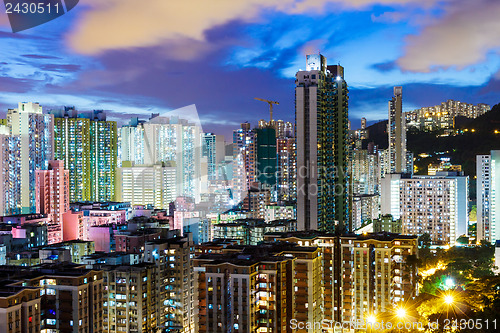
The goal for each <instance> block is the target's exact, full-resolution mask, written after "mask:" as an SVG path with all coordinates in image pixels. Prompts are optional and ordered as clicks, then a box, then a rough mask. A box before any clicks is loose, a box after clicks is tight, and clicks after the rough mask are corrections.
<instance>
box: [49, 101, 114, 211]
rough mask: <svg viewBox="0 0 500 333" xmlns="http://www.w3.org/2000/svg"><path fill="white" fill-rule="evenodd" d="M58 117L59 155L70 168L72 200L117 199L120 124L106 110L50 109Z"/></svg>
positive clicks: (56, 138)
mask: <svg viewBox="0 0 500 333" xmlns="http://www.w3.org/2000/svg"><path fill="white" fill-rule="evenodd" d="M50 114H51V115H53V116H54V117H55V119H54V121H55V130H54V133H55V134H54V145H55V159H57V160H61V161H64V167H65V169H66V170H68V171H69V184H70V185H69V186H70V200H71V202H77V201H112V200H114V199H115V171H116V167H117V124H116V122H115V121H107V120H106V115H105V114H104V112H103V111H91V112H79V111H77V110H75V109H74V108H65V109H64V110H55V111H50Z"/></svg>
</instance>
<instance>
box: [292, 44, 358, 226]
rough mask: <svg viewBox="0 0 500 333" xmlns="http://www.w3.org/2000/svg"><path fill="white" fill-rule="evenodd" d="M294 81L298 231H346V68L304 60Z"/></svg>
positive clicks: (316, 56) (315, 57) (316, 57)
mask: <svg viewBox="0 0 500 333" xmlns="http://www.w3.org/2000/svg"><path fill="white" fill-rule="evenodd" d="M295 82H296V88H295V121H296V142H297V146H296V149H297V222H298V228H299V230H314V229H318V230H325V231H334V230H336V231H340V232H342V231H344V230H349V228H350V226H349V220H348V200H347V193H348V189H347V178H348V176H347V155H348V153H347V148H348V144H347V139H348V119H347V109H348V89H347V83H346V82H345V80H344V68H343V67H342V66H340V65H333V66H327V63H326V58H325V57H323V56H322V55H320V54H313V55H308V56H307V64H306V70H305V71H299V72H297V74H296V81H295Z"/></svg>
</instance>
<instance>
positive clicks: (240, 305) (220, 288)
mask: <svg viewBox="0 0 500 333" xmlns="http://www.w3.org/2000/svg"><path fill="white" fill-rule="evenodd" d="M221 252H222V253H220V254H203V255H201V256H199V257H198V258H196V259H195V267H196V271H197V275H198V290H199V299H200V302H199V305H198V307H199V320H200V330H199V332H207V333H208V332H210V333H212V332H213V333H219V332H220V333H226V332H245V333H253V332H287V333H288V332H290V333H291V332H298V333H305V332H313V333H320V332H322V330H321V327H316V328H315V329H311V330H306V329H297V330H294V328H293V327H292V325H291V322H292V321H293V320H294V319H295V320H297V321H301V322H310V323H314V322H321V319H322V307H321V305H322V303H323V302H322V294H321V257H320V255H319V253H320V250H319V249H318V248H316V247H299V246H295V244H287V243H265V244H261V245H259V246H239V245H233V246H227V247H226V248H224V249H221Z"/></svg>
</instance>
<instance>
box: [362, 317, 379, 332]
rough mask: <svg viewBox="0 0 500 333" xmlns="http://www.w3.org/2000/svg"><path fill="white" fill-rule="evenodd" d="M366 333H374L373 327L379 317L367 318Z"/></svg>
mask: <svg viewBox="0 0 500 333" xmlns="http://www.w3.org/2000/svg"><path fill="white" fill-rule="evenodd" d="M365 320H366V331H367V332H372V331H373V325H374V324H375V323H376V322H377V317H375V315H374V314H370V315H368V316H366V319H365Z"/></svg>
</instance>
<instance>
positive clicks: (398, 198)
mask: <svg viewBox="0 0 500 333" xmlns="http://www.w3.org/2000/svg"><path fill="white" fill-rule="evenodd" d="M468 186H469V177H466V176H458V175H456V173H455V174H454V173H447V172H443V173H438V175H436V176H413V177H403V176H401V175H400V174H391V175H387V176H386V177H385V178H384V179H383V180H382V198H381V199H382V204H381V213H382V215H386V214H390V215H392V216H393V217H394V218H395V219H401V223H402V229H403V234H405V235H419V236H420V235H423V234H425V233H427V234H429V235H430V236H431V239H432V242H433V243H434V244H436V245H450V246H453V245H454V244H455V241H456V239H457V238H458V237H460V236H462V235H466V234H467V226H468V224H469V214H468V206H469V187H468Z"/></svg>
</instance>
